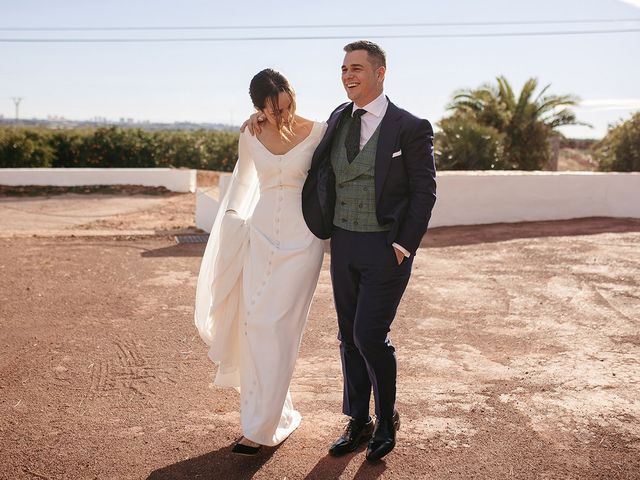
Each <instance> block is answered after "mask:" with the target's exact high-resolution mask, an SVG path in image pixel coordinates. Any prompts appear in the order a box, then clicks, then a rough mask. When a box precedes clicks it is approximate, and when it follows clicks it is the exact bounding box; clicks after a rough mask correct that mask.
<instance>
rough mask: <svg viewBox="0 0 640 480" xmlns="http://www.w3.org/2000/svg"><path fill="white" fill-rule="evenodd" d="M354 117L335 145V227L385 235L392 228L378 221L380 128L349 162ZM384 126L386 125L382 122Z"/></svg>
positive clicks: (343, 127)
mask: <svg viewBox="0 0 640 480" xmlns="http://www.w3.org/2000/svg"><path fill="white" fill-rule="evenodd" d="M351 121H352V117H351V116H348V117H346V118H345V120H343V121H342V122H341V125H340V127H339V131H338V134H337V135H335V137H334V141H333V145H332V146H331V166H332V167H333V171H334V173H335V176H336V209H335V215H334V217H333V224H334V225H335V226H337V227H340V228H343V229H344V230H350V231H352V232H383V231H386V230H389V229H390V228H391V227H390V226H382V225H380V224H378V219H377V218H376V186H375V178H374V172H375V164H376V151H377V147H378V136H379V135H380V125H378V128H377V129H376V131H375V132H373V135H372V136H371V138H370V139H369V141H368V142H367V143H366V144H365V145H364V147H362V150H361V151H360V153H359V154H358V155H357V156H356V158H354V159H353V162H351V163H349V161H348V160H347V149H346V148H345V146H344V141H345V139H346V137H347V132H348V131H349V125H350V124H351ZM381 124H382V123H381Z"/></svg>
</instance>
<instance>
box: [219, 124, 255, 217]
mask: <svg viewBox="0 0 640 480" xmlns="http://www.w3.org/2000/svg"><path fill="white" fill-rule="evenodd" d="M248 135H249V134H248V133H246V132H245V133H242V134H240V140H239V141H238V163H237V165H236V171H235V172H234V178H233V179H232V180H233V181H232V182H231V185H230V187H229V192H228V204H227V208H226V210H225V212H226V211H229V210H231V211H234V212H236V213H239V212H241V211H242V210H243V209H244V207H245V204H246V201H247V196H248V193H249V190H250V189H251V187H252V186H253V185H254V184H255V182H256V181H257V178H256V168H255V164H254V162H253V156H252V152H251V148H250V146H249V141H250V139H249V137H248Z"/></svg>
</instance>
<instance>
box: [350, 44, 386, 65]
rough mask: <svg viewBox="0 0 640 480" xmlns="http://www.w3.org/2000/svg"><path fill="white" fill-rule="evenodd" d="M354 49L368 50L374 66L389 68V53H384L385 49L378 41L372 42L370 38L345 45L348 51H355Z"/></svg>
mask: <svg viewBox="0 0 640 480" xmlns="http://www.w3.org/2000/svg"><path fill="white" fill-rule="evenodd" d="M354 50H366V52H367V53H368V54H369V55H368V56H369V60H370V61H371V64H372V65H373V68H375V69H378V68H380V67H385V68H387V54H386V53H384V50H383V49H382V48H380V45H378V44H377V43H373V42H370V41H369V40H358V41H357V42H351V43H349V44H347V45H345V46H344V51H345V52H347V53H349V52H353V51H354Z"/></svg>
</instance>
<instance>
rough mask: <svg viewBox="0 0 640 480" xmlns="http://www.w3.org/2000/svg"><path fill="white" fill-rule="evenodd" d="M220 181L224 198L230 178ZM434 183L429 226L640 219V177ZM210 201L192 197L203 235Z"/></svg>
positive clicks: (546, 175) (472, 176)
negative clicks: (579, 219) (435, 187)
mask: <svg viewBox="0 0 640 480" xmlns="http://www.w3.org/2000/svg"><path fill="white" fill-rule="evenodd" d="M220 180H221V183H220V190H221V192H223V193H222V194H224V191H225V187H226V182H227V180H228V176H223V177H221V179H220ZM437 181H438V192H437V195H438V199H437V201H436V206H435V208H434V210H433V215H432V217H431V222H430V223H429V226H430V227H443V226H452V225H477V224H483V223H503V222H531V221H539V220H566V219H570V218H584V217H634V218H640V173H594V172H485V171H481V172H451V171H448V172H439V173H438V179H437ZM198 192H200V190H199V191H198ZM212 200H213V201H212ZM214 202H215V199H212V198H211V199H207V195H206V194H205V193H202V194H201V195H198V196H197V197H196V225H197V226H198V228H202V229H203V230H205V231H207V232H208V231H209V230H210V229H211V225H212V224H213V219H214V218H215V216H216V213H217V208H218V207H217V202H215V205H214ZM207 226H208V228H207Z"/></svg>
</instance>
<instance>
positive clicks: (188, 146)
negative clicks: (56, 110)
mask: <svg viewBox="0 0 640 480" xmlns="http://www.w3.org/2000/svg"><path fill="white" fill-rule="evenodd" d="M237 157H238V133H236V132H222V131H215V130H196V131H146V130H142V129H129V128H118V127H104V128H96V129H78V130H48V129H44V128H15V127H1V128H0V168H7V167H101V168H115V167H120V168H127V167H128V168H134V167H187V168H197V169H207V170H221V171H231V170H233V167H234V165H235V163H236V159H237Z"/></svg>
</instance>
